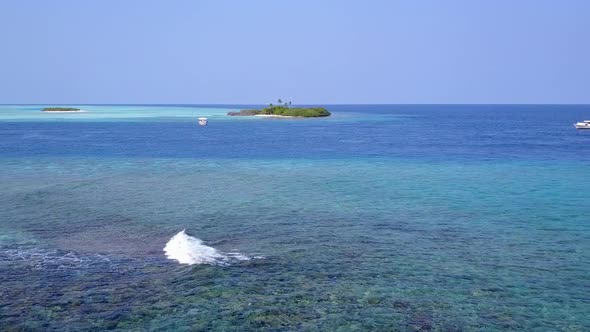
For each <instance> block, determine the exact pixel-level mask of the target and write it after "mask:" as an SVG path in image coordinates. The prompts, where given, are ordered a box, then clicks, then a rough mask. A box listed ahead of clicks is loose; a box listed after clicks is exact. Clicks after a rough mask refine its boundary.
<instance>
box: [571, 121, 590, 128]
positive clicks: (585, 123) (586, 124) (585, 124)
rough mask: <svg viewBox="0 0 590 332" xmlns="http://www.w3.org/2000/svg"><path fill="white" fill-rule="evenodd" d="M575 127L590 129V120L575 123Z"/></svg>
mask: <svg viewBox="0 0 590 332" xmlns="http://www.w3.org/2000/svg"><path fill="white" fill-rule="evenodd" d="M574 127H576V129H590V120H585V121H582V122H578V123H574Z"/></svg>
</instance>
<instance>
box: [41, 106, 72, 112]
mask: <svg viewBox="0 0 590 332" xmlns="http://www.w3.org/2000/svg"><path fill="white" fill-rule="evenodd" d="M41 111H42V112H80V111H81V109H79V108H74V107H45V108H44V109H42V110H41Z"/></svg>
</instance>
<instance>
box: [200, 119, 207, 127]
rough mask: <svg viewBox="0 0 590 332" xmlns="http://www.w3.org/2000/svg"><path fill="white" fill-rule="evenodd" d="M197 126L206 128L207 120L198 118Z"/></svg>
mask: <svg viewBox="0 0 590 332" xmlns="http://www.w3.org/2000/svg"><path fill="white" fill-rule="evenodd" d="M199 124H200V125H201V126H206V125H207V118H199Z"/></svg>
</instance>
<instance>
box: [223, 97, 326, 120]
mask: <svg viewBox="0 0 590 332" xmlns="http://www.w3.org/2000/svg"><path fill="white" fill-rule="evenodd" d="M278 102H279V105H273V104H270V105H269V106H268V107H265V108H262V109H250V110H241V111H239V112H228V113H227V115H229V116H268V117H285V118H290V117H299V118H318V117H325V116H330V112H328V110H327V109H325V108H323V107H306V108H302V107H294V108H291V102H288V103H283V102H282V100H281V99H279V100H278Z"/></svg>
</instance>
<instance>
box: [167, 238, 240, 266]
mask: <svg viewBox="0 0 590 332" xmlns="http://www.w3.org/2000/svg"><path fill="white" fill-rule="evenodd" d="M164 252H165V253H166V257H168V259H172V260H176V261H178V262H179V263H180V264H188V265H194V264H209V265H228V264H230V263H232V262H236V261H248V260H250V257H248V256H246V255H244V254H241V253H239V252H228V253H223V252H220V251H218V250H217V249H215V248H213V247H209V246H207V245H205V244H203V241H202V240H200V239H197V238H196V237H193V236H190V235H188V234H186V232H185V230H182V231H180V232H178V233H177V234H176V235H174V236H173V237H172V238H171V239H170V240H169V241H168V243H166V246H165V247H164Z"/></svg>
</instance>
